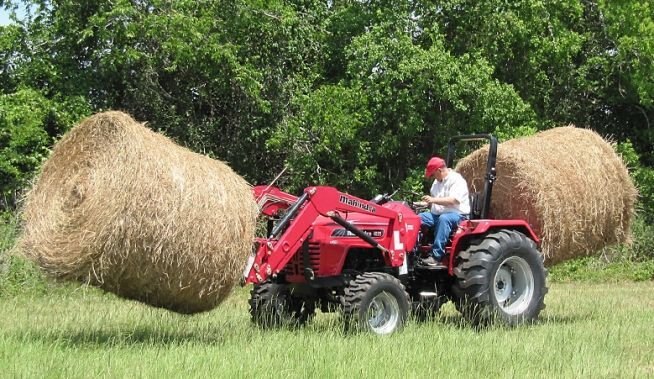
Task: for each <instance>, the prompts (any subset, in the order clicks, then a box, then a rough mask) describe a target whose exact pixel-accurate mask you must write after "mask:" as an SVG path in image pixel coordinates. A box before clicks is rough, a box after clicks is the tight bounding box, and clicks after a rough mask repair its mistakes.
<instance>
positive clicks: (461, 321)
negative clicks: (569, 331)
mask: <svg viewBox="0 0 654 379" xmlns="http://www.w3.org/2000/svg"><path fill="white" fill-rule="evenodd" d="M591 320H593V315H592V314H590V313H588V314H574V315H563V316H559V315H556V316H545V317H543V316H541V317H539V318H538V319H536V320H534V321H532V322H527V323H524V324H520V325H516V326H509V325H506V324H505V323H503V322H500V321H497V322H490V323H488V324H485V325H484V324H482V325H474V324H472V323H471V322H469V321H468V320H466V319H465V318H464V317H463V316H462V315H460V314H445V315H444V314H439V315H436V316H434V317H431V318H429V319H427V320H418V319H415V318H410V319H409V322H411V323H414V324H417V325H421V324H431V325H434V326H441V327H446V328H453V329H459V330H473V331H475V332H479V333H484V332H490V331H495V330H501V329H506V330H510V329H515V328H524V327H539V326H546V325H566V324H576V323H580V322H586V321H591Z"/></svg>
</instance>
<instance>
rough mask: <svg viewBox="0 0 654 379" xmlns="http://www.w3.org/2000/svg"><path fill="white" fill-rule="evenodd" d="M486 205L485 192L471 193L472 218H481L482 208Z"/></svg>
mask: <svg viewBox="0 0 654 379" xmlns="http://www.w3.org/2000/svg"><path fill="white" fill-rule="evenodd" d="M483 207H484V194H483V193H482V192H472V193H471V194H470V219H471V220H478V219H480V218H481V210H482V208H483Z"/></svg>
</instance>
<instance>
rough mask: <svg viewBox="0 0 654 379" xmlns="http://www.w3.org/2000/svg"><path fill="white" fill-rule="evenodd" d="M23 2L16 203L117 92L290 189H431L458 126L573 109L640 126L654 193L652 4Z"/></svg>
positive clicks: (545, 117) (588, 118) (186, 140)
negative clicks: (50, 153)
mask: <svg viewBox="0 0 654 379" xmlns="http://www.w3.org/2000/svg"><path fill="white" fill-rule="evenodd" d="M18 5H21V6H23V7H25V6H27V7H28V9H29V12H27V15H26V17H25V18H24V19H23V20H15V22H14V23H13V24H10V25H7V26H2V27H0V31H1V33H0V91H1V93H0V95H2V96H3V97H2V100H1V101H2V102H3V104H2V105H3V107H2V108H0V112H2V117H0V127H1V128H2V132H1V133H0V142H2V143H0V151H1V152H0V154H2V158H3V159H0V162H1V163H0V172H1V175H2V179H1V180H2V182H1V183H0V191H1V192H2V197H4V198H5V200H2V201H4V204H3V205H2V207H3V209H4V208H11V207H13V203H14V198H15V193H16V192H17V191H18V190H20V189H21V188H23V187H24V186H25V185H26V183H27V180H29V178H30V177H31V176H32V175H33V172H34V170H35V167H36V166H38V164H39V162H41V161H42V159H43V156H44V155H45V154H46V153H47V148H48V147H49V146H50V145H51V144H52V142H53V141H54V139H55V138H57V137H58V136H59V135H60V134H61V132H63V131H65V130H66V128H68V127H70V126H71V125H72V124H74V122H76V121H77V120H78V119H79V117H81V116H82V115H86V114H89V113H91V112H97V111H101V110H106V109H110V108H111V109H121V110H125V111H127V112H129V113H131V114H132V115H133V116H135V118H136V119H138V120H143V121H148V125H149V126H150V127H151V128H153V129H154V130H157V131H161V132H164V133H165V134H167V135H169V136H171V137H172V138H173V139H175V140H176V141H178V142H179V143H181V144H183V145H185V146H188V147H189V148H191V149H193V150H195V151H198V152H202V153H207V154H209V155H211V156H214V157H217V158H219V159H221V160H224V161H227V163H229V164H230V165H231V166H232V167H233V168H234V169H235V170H236V171H237V172H238V173H240V174H241V175H243V176H245V177H246V179H247V180H249V181H250V182H252V183H262V182H269V181H270V180H271V179H272V178H273V177H274V176H275V175H276V174H277V173H278V172H280V170H281V169H282V167H284V166H288V167H289V168H290V170H288V171H287V172H288V175H287V176H286V177H283V178H282V179H281V181H280V184H282V185H284V186H288V188H289V189H290V190H296V189H298V188H299V187H303V186H305V185H308V184H310V183H325V184H331V185H337V186H340V187H342V188H343V189H344V190H347V191H350V192H353V193H355V194H358V195H361V196H370V195H372V194H373V193H376V192H386V191H388V190H390V189H393V188H397V187H398V186H405V184H403V183H409V182H410V183H412V184H410V185H409V187H417V186H418V183H419V182H421V179H420V178H418V177H419V175H417V174H415V173H419V171H420V169H421V168H422V166H423V165H424V162H425V161H426V159H427V157H428V156H430V155H433V154H441V155H442V154H444V146H445V142H446V141H447V139H448V138H449V137H450V136H452V135H457V134H463V133H471V132H493V133H495V134H496V135H498V136H499V137H500V139H501V140H506V139H509V138H512V137H516V136H522V135H529V134H532V133H534V132H535V131H537V130H540V129H544V128H549V127H551V126H552V125H561V124H568V123H574V124H576V125H578V126H583V127H591V128H593V129H595V130H597V131H599V132H601V133H602V134H605V135H607V134H610V135H613V136H615V137H616V138H617V139H618V140H619V141H627V140H629V141H631V144H632V146H633V149H634V151H635V152H636V153H637V154H638V156H639V162H638V165H635V164H634V166H633V167H639V168H638V169H637V172H635V173H634V177H635V179H636V180H637V182H638V183H639V188H640V189H641V195H642V199H643V201H642V204H643V206H644V207H645V208H646V209H651V207H652V198H651V197H652V192H651V190H650V188H651V184H650V183H651V181H652V179H651V176H652V174H651V171H649V170H650V169H651V168H652V167H654V155H653V153H652V148H651V147H652V145H653V141H654V128H653V127H652V126H651V120H654V106H653V105H652V104H653V101H652V99H654V85H653V84H652V83H653V82H652V78H651V75H650V73H651V72H652V65H653V64H654V63H653V62H654V59H653V56H654V50H653V48H652V46H653V44H652V38H653V36H654V32H653V30H654V28H653V26H652V25H654V23H653V21H652V20H654V15H653V8H652V5H650V4H649V3H648V2H644V1H632V2H611V1H606V0H602V1H600V2H594V1H581V0H572V1H532V0H519V1H512V2H506V1H500V0H489V1H483V2H479V1H474V0H446V1H442V2H439V4H438V6H434V4H433V3H432V2H427V1H411V2H389V1H381V2H379V1H378V2H362V1H350V0H348V1H339V2H324V1H316V0H292V1H279V0H272V1H265V2H264V1H245V0H233V1H227V0H208V1H201V2H197V1H191V0H180V1H175V2H170V1H163V0H145V1H129V0H117V1H107V0H101V1H95V2H82V3H80V2H77V1H72V0H62V1H56V2H50V1H44V0H26V1H2V2H0V7H1V8H3V9H4V10H6V11H9V12H11V11H12V10H14V9H16V7H17V6H18ZM12 99H13V100H12ZM18 99H25V100H26V101H25V102H24V103H21V101H19V100H18ZM26 104H32V105H34V106H36V108H35V109H33V114H29V113H32V112H26V111H25V109H30V111H32V109H31V108H28V105H26ZM4 107H8V108H6V109H5V108H4ZM53 109H54V110H53ZM53 120H54V121H53ZM48 125H50V126H48ZM49 128H51V129H49ZM18 130H20V132H18ZM43 131H45V134H44V132H43ZM8 136H10V137H8ZM9 139H10V141H9ZM7 141H9V142H7ZM9 145H11V146H9ZM7 198H8V199H9V200H6V199H7Z"/></svg>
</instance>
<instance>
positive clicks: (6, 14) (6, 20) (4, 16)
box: [0, 6, 25, 26]
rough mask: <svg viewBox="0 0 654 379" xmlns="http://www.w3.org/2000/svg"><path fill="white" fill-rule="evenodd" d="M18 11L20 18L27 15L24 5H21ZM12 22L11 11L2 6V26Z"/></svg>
mask: <svg viewBox="0 0 654 379" xmlns="http://www.w3.org/2000/svg"><path fill="white" fill-rule="evenodd" d="M16 13H17V14H18V18H21V17H23V16H24V15H25V8H23V7H22V6H21V7H19V8H18V10H17V11H16ZM10 22H11V20H10V19H9V11H8V10H6V9H2V8H0V26H4V25H7V24H9V23H10Z"/></svg>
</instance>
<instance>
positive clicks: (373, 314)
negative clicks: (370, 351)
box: [343, 272, 409, 335]
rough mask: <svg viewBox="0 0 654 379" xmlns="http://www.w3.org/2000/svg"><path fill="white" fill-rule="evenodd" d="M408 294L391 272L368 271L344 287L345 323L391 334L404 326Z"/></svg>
mask: <svg viewBox="0 0 654 379" xmlns="http://www.w3.org/2000/svg"><path fill="white" fill-rule="evenodd" d="M408 313H409V294H408V293H407V292H406V291H405V289H404V286H403V285H402V283H401V282H400V281H399V280H398V279H397V278H395V277H394V276H392V275H389V274H386V273H382V272H368V273H365V274H361V275H359V276H357V277H356V278H355V279H354V280H353V281H352V282H351V283H350V284H349V286H347V287H346V288H345V296H344V307H343V314H344V316H345V321H346V326H348V327H351V326H354V327H356V328H357V329H358V330H365V331H370V332H372V333H375V334H379V335H384V334H391V333H393V332H395V331H397V330H399V329H401V328H402V327H403V326H404V323H405V322H406V319H407V314H408Z"/></svg>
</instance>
